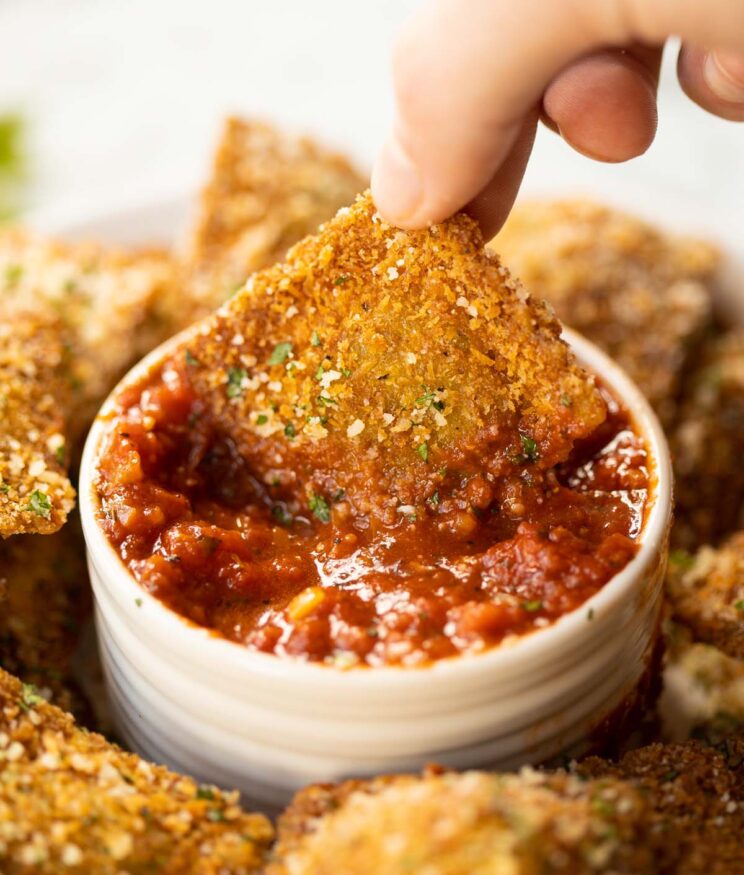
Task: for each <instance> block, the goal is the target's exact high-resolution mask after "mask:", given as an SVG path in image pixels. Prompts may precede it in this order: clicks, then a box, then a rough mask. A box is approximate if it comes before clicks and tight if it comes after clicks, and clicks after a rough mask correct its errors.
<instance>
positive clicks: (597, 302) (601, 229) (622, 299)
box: [491, 200, 720, 423]
mask: <svg viewBox="0 0 744 875" xmlns="http://www.w3.org/2000/svg"><path fill="white" fill-rule="evenodd" d="M491 245H492V246H493V247H494V249H495V250H496V251H497V252H498V253H499V255H500V256H501V257H502V260H503V262H504V264H505V265H506V266H507V267H508V268H509V269H510V270H511V271H512V272H513V273H514V275H515V276H518V277H519V278H520V279H521V280H522V281H523V282H524V283H525V285H526V286H527V288H528V289H530V291H531V292H533V293H534V294H536V295H540V296H541V297H544V298H546V299H547V300H548V301H549V302H550V303H551V304H552V305H553V306H554V307H555V309H556V312H557V313H558V316H559V317H560V318H561V319H562V320H563V321H564V322H565V323H566V324H567V325H570V326H571V327H573V328H576V329H577V330H578V331H580V332H581V333H582V334H584V335H585V336H586V337H587V338H589V340H592V341H594V342H595V343H596V344H597V345H598V346H600V347H602V349H604V350H605V352H607V353H608V354H609V355H610V356H611V357H612V358H614V359H615V360H616V361H617V362H618V363H619V364H620V365H621V366H622V367H623V368H625V370H626V371H627V372H628V374H630V376H631V377H632V378H633V379H634V380H635V382H636V383H637V384H638V386H639V387H640V388H641V390H642V391H643V392H644V394H645V395H646V397H647V398H648V399H649V401H650V402H651V403H652V405H653V406H654V407H655V409H656V411H657V413H658V414H659V416H660V417H661V419H662V421H663V422H665V423H669V422H670V421H671V420H672V419H673V417H674V413H675V409H676V403H675V402H676V397H677V395H678V392H679V389H680V381H681V378H682V375H683V372H684V369H685V367H686V365H687V362H688V361H689V358H690V351H691V349H692V348H693V347H694V346H695V344H696V343H697V342H698V341H699V340H700V338H701V336H702V333H703V331H704V329H705V327H706V325H707V324H708V322H709V320H710V315H711V300H710V298H711V288H712V286H713V284H714V282H715V274H716V270H717V267H718V264H719V260H720V256H719V253H718V252H717V250H716V249H715V248H714V247H713V246H711V245H710V244H708V243H706V242H703V241H700V240H693V239H682V238H675V237H672V236H670V235H665V234H663V233H661V232H660V231H658V230H657V229H656V228H654V227H652V226H651V225H649V224H647V223H645V222H643V221H641V220H639V219H636V218H634V217H633V216H629V215H626V214H624V213H622V212H620V211H617V210H613V209H610V208H608V207H604V206H600V205H598V204H594V203H592V202H590V201H585V200H559V201H535V202H527V203H524V204H522V205H518V206H517V207H516V208H515V209H514V210H513V211H512V214H511V216H510V217H509V219H508V221H507V223H506V225H505V226H504V228H503V230H502V231H501V232H500V233H499V235H498V236H497V237H496V238H495V239H494V240H493V241H492V244H491Z"/></svg>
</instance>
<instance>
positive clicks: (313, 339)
mask: <svg viewBox="0 0 744 875" xmlns="http://www.w3.org/2000/svg"><path fill="white" fill-rule="evenodd" d="M310 343H311V344H312V345H313V346H320V337H318V332H317V331H313V333H312V334H311V335H310Z"/></svg>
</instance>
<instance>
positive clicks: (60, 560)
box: [0, 514, 91, 719]
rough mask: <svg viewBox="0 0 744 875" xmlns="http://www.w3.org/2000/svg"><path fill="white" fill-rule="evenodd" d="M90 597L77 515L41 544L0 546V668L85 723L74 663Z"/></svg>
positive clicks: (18, 540) (32, 540)
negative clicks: (82, 719)
mask: <svg viewBox="0 0 744 875" xmlns="http://www.w3.org/2000/svg"><path fill="white" fill-rule="evenodd" d="M90 614H91V597H90V584H89V582H88V571H87V568H86V565H85V544H84V542H83V535H82V532H81V531H80V521H79V518H78V517H77V514H74V515H73V517H72V519H71V520H68V522H67V524H66V525H65V526H64V527H63V528H62V530H61V531H59V532H57V533H56V534H54V535H49V536H47V537H45V538H44V539H43V540H42V539H41V538H40V536H38V535H19V536H15V537H13V538H8V539H7V540H6V541H3V542H2V543H0V666H2V668H4V669H5V670H6V671H9V672H11V673H12V674H14V675H17V676H18V677H20V678H21V679H22V680H23V681H25V682H27V683H32V684H34V685H35V686H36V687H37V688H38V689H39V691H40V692H41V693H42V695H44V696H45V697H46V698H48V699H50V700H51V701H53V702H54V704H55V705H58V706H59V707H60V708H62V709H63V710H65V711H72V712H74V713H75V714H76V716H79V717H84V718H85V719H88V718H89V716H90V710H89V708H88V706H87V703H86V702H85V700H84V698H83V697H82V694H81V692H80V690H79V688H78V686H77V684H76V682H75V680H74V679H73V664H74V662H73V661H74V657H75V655H76V652H77V649H78V644H79V641H80V636H81V632H82V628H83V624H84V623H85V622H86V621H87V620H88V619H89V618H90Z"/></svg>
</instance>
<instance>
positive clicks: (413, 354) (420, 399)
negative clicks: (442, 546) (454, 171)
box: [185, 195, 606, 521]
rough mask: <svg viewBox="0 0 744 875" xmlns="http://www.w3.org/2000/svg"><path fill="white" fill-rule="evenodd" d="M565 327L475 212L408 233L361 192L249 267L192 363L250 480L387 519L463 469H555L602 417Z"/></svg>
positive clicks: (201, 336) (191, 349)
mask: <svg viewBox="0 0 744 875" xmlns="http://www.w3.org/2000/svg"><path fill="white" fill-rule="evenodd" d="M560 330H561V329H560V325H559V323H558V322H557V321H556V320H555V319H553V318H552V317H551V316H550V315H549V313H548V311H547V309H546V308H545V307H544V306H543V305H541V304H539V303H537V302H535V301H533V300H532V299H530V297H529V295H528V294H527V293H526V292H525V291H524V290H523V289H522V288H521V287H520V286H518V285H515V284H514V283H512V281H511V280H510V278H509V276H508V274H507V273H506V271H505V270H504V269H503V268H502V267H501V266H500V264H499V262H498V260H497V259H496V258H495V257H493V256H490V255H489V254H487V253H486V252H485V250H484V249H483V241H482V239H481V237H480V232H479V230H478V229H477V226H476V225H475V223H474V222H473V221H472V220H470V219H469V218H467V217H466V216H464V215H459V216H457V217H455V218H454V219H452V220H450V221H448V222H447V223H445V224H443V225H435V226H433V227H431V228H428V229H426V230H422V231H414V232H404V231H400V230H398V229H396V228H394V227H392V226H390V225H388V224H386V223H385V222H383V221H382V220H381V219H380V217H379V215H378V214H377V213H376V211H375V207H374V205H373V203H372V201H371V198H370V197H369V195H365V196H363V197H360V198H359V199H358V200H357V202H356V203H355V204H354V206H353V207H352V208H350V209H342V210H341V211H340V212H339V214H338V215H337V216H336V218H335V219H334V220H333V221H331V222H329V223H328V224H327V225H325V226H324V227H323V229H322V231H321V233H320V234H319V235H318V236H317V237H310V238H307V239H306V240H304V241H303V242H302V243H300V244H298V245H297V246H296V247H294V249H292V250H291V252H290V253H289V256H288V259H287V261H286V263H284V264H280V265H276V266H274V267H273V268H269V269H268V270H266V271H263V272H261V273H259V274H256V275H254V276H253V277H252V278H251V280H250V281H249V282H248V284H247V285H246V288H245V289H244V290H243V291H241V292H240V293H239V294H237V295H236V296H235V297H234V298H233V299H232V300H231V301H230V302H229V303H228V304H227V305H226V306H225V307H224V308H222V309H221V310H220V311H218V313H217V314H216V315H215V316H214V317H213V318H212V319H211V320H208V321H207V322H205V323H204V324H203V325H202V326H201V327H200V330H199V331H197V332H194V333H193V334H192V336H191V337H190V338H189V339H188V341H187V346H188V349H187V350H186V353H185V354H186V358H187V361H189V362H190V364H191V365H192V367H191V375H192V376H191V379H192V381H193V384H194V386H195V389H196V391H197V393H198V394H199V395H200V396H202V397H204V398H205V399H206V403H207V404H208V405H209V407H210V408H211V412H212V414H213V417H214V419H215V420H216V421H220V422H221V423H222V424H223V426H224V428H225V431H226V432H227V433H228V434H230V435H231V437H232V438H233V439H234V441H235V443H236V446H237V448H238V451H239V452H240V453H241V454H242V455H243V456H244V457H245V458H246V459H247V460H248V461H249V463H250V464H251V465H252V467H253V469H254V471H255V473H256V476H258V477H260V478H262V479H264V480H265V481H266V482H267V483H271V482H274V481H276V482H278V483H280V484H282V485H283V486H285V487H286V488H287V489H288V490H289V491H290V493H291V494H292V495H293V496H294V497H295V498H297V499H299V500H300V501H301V502H303V503H304V506H305V507H306V508H308V509H309V510H310V511H312V510H313V502H316V503H317V501H318V500H319V498H320V499H322V500H323V501H324V502H328V501H330V500H332V497H333V496H334V495H341V494H343V495H345V496H346V497H347V499H348V500H349V501H351V502H352V504H353V502H355V501H357V500H358V501H359V503H360V505H359V507H357V511H358V512H362V513H365V514H369V515H370V516H379V517H380V518H383V519H387V520H388V521H391V520H393V519H395V517H396V514H397V513H399V512H401V509H403V510H404V511H405V512H406V513H409V514H415V513H416V512H417V510H421V509H422V508H423V505H424V503H425V502H426V501H427V500H431V499H432V496H433V495H434V494H435V493H436V494H437V495H438V497H439V499H445V498H447V497H448V496H449V494H454V493H455V492H456V491H457V490H458V489H460V488H462V486H461V484H462V482H463V479H464V478H467V477H468V476H469V475H474V474H481V475H483V476H484V478H485V479H486V480H488V481H493V480H495V479H498V478H500V477H504V476H505V475H507V474H508V473H510V472H511V473H513V472H514V471H517V470H520V469H521V468H522V467H530V468H531V469H532V470H533V471H535V472H538V471H540V470H544V469H547V468H550V467H551V466H553V465H555V464H556V463H557V462H559V461H562V460H564V459H565V458H566V457H567V456H568V454H569V453H570V451H571V448H572V447H573V444H574V442H575V441H576V440H577V439H579V438H581V437H583V436H586V435H588V434H590V433H591V432H592V431H593V430H594V428H595V427H596V426H597V425H598V424H599V423H601V422H602V421H603V420H604V418H605V415H606V406H605V403H604V401H603V399H602V397H601V395H600V393H599V391H598V389H597V388H596V386H595V385H594V383H593V381H592V379H591V378H590V377H589V376H588V375H587V374H585V373H584V372H583V371H582V370H581V369H580V368H579V367H578V366H577V365H576V364H574V362H573V358H572V355H571V353H570V351H569V349H568V347H567V346H566V344H565V343H564V342H563V341H562V340H561V339H560V338H559V334H560ZM371 484H373V488H370V485H371ZM359 496H361V498H360V497H359ZM362 505H363V506H362Z"/></svg>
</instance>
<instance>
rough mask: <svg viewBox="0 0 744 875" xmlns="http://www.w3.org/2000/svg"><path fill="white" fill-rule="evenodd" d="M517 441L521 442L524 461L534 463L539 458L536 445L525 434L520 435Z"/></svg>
mask: <svg viewBox="0 0 744 875" xmlns="http://www.w3.org/2000/svg"><path fill="white" fill-rule="evenodd" d="M519 440H520V441H521V442H522V450H523V451H524V453H523V456H524V460H526V461H528V462H536V461H537V460H538V459H539V458H540V450H539V449H538V448H537V443H536V442H535V441H534V440H533V439H532V438H531V437H528V436H527V435H526V434H520V435H519Z"/></svg>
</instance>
